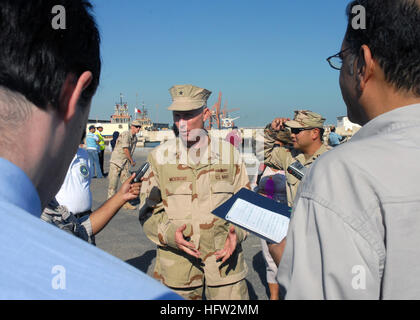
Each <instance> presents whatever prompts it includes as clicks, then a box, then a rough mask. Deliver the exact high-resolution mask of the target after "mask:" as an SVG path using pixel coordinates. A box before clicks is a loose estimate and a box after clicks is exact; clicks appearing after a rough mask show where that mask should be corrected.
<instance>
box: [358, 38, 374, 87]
mask: <svg viewBox="0 0 420 320" xmlns="http://www.w3.org/2000/svg"><path fill="white" fill-rule="evenodd" d="M357 60H358V62H357V71H356V72H357V78H358V82H359V88H360V90H361V91H363V90H364V89H365V88H366V85H367V83H368V82H369V80H370V79H371V78H372V76H373V72H374V69H375V62H374V60H373V57H372V52H371V51H370V48H369V47H368V46H367V45H362V47H361V48H360V52H359V58H358V59H357Z"/></svg>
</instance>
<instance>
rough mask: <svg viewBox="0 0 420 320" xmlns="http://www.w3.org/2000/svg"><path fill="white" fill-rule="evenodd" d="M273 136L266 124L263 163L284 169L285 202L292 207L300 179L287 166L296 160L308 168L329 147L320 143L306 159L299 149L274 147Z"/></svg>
mask: <svg viewBox="0 0 420 320" xmlns="http://www.w3.org/2000/svg"><path fill="white" fill-rule="evenodd" d="M270 126H271V125H270ZM273 136H275V135H273V132H272V130H271V129H269V128H268V126H267V128H266V129H265V131H264V163H265V164H266V165H268V166H271V167H274V168H276V169H280V170H284V171H285V173H286V181H287V184H286V187H287V188H286V191H287V203H288V205H289V207H292V206H293V201H294V199H295V196H296V192H297V189H298V187H299V183H300V181H299V179H297V178H296V177H295V176H293V175H291V174H290V173H288V172H287V168H288V167H289V166H290V165H291V164H292V163H294V162H296V161H299V162H300V163H301V164H302V165H304V166H305V167H307V168H308V167H310V166H311V165H312V163H313V162H314V161H315V160H316V159H317V158H318V157H319V156H320V155H322V154H323V153H324V152H327V151H328V150H330V149H331V148H329V147H327V146H325V145H322V146H321V147H320V148H319V149H318V151H317V152H315V154H313V155H312V157H310V158H309V159H306V158H305V155H304V154H303V153H302V152H301V151H299V150H296V149H293V148H288V147H277V148H274V144H275V142H276V141H275V139H274V138H273Z"/></svg>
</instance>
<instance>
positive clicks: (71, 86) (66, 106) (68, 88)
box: [59, 71, 93, 122]
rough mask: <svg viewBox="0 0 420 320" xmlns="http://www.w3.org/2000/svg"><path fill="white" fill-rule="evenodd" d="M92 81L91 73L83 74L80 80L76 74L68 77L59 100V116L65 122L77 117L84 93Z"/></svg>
mask: <svg viewBox="0 0 420 320" xmlns="http://www.w3.org/2000/svg"><path fill="white" fill-rule="evenodd" d="M92 79H93V75H92V72H90V71H85V72H83V73H82V75H81V76H80V77H79V78H78V79H77V78H76V76H75V75H74V74H68V75H67V77H66V80H65V81H64V84H63V87H62V88H61V93H60V100H59V114H60V115H61V117H62V119H63V120H64V121H65V122H69V121H70V120H71V119H72V118H73V116H74V115H75V113H76V111H77V107H78V102H79V101H80V99H81V96H82V93H83V91H84V90H85V89H86V88H88V87H89V85H90V83H91V82H92Z"/></svg>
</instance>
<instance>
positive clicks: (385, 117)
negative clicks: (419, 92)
mask: <svg viewBox="0 0 420 320" xmlns="http://www.w3.org/2000/svg"><path fill="white" fill-rule="evenodd" d="M410 125H415V126H419V125H420V104H413V105H409V106H405V107H401V108H398V109H394V110H392V111H389V112H386V113H384V114H381V115H380V116H377V117H376V118H374V119H372V120H370V121H369V122H368V123H367V124H365V125H364V126H363V127H362V128H361V129H360V130H359V131H358V132H357V133H356V134H355V135H354V136H353V137H352V139H351V141H357V140H361V139H364V138H368V137H371V136H373V135H382V134H385V133H388V132H391V131H394V130H397V129H401V128H404V127H408V126H410Z"/></svg>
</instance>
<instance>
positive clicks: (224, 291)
mask: <svg viewBox="0 0 420 320" xmlns="http://www.w3.org/2000/svg"><path fill="white" fill-rule="evenodd" d="M169 288H170V289H171V290H173V291H174V292H176V293H177V294H179V295H180V296H181V297H183V298H184V299H186V300H202V297H203V290H204V287H203V286H201V287H195V288H186V289H178V288H171V287H169ZM205 296H206V299H207V300H249V295H248V286H247V284H246V281H245V279H243V280H241V281H239V282H236V283H231V284H227V285H224V286H217V287H210V286H205Z"/></svg>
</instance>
